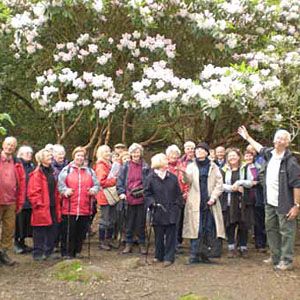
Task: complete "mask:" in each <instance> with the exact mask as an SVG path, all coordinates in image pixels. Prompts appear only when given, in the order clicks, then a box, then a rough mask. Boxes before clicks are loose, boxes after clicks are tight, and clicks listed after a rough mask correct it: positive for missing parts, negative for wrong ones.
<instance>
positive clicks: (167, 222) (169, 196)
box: [144, 153, 182, 267]
mask: <svg viewBox="0 0 300 300" xmlns="http://www.w3.org/2000/svg"><path fill="white" fill-rule="evenodd" d="M151 167H152V168H153V170H154V172H151V174H150V175H149V176H148V178H147V184H146V188H145V194H144V195H145V201H146V203H147V207H149V208H150V210H152V213H153V220H152V224H153V227H154V233H155V259H154V261H160V262H164V266H165V267H168V266H170V265H171V264H173V262H174V260H175V248H176V232H177V221H178V217H179V212H180V207H181V205H182V194H181V190H180V187H179V184H178V179H177V177H176V176H175V175H173V174H172V173H171V172H169V171H168V159H167V156H166V155H165V154H163V153H160V154H156V155H154V156H153V157H152V158H151Z"/></svg>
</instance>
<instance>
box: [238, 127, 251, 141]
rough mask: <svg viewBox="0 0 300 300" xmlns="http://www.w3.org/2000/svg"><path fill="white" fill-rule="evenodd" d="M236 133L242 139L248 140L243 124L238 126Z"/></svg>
mask: <svg viewBox="0 0 300 300" xmlns="http://www.w3.org/2000/svg"><path fill="white" fill-rule="evenodd" d="M238 134H239V135H240V136H241V137H242V138H243V139H244V140H248V138H249V137H250V135H249V133H248V131H247V129H246V127H245V126H241V127H239V128H238Z"/></svg>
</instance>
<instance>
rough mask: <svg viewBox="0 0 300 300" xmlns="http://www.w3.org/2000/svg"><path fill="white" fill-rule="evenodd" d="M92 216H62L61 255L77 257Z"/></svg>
mask: <svg viewBox="0 0 300 300" xmlns="http://www.w3.org/2000/svg"><path fill="white" fill-rule="evenodd" d="M89 224H90V216H68V215H63V216H62V232H61V237H62V239H61V255H62V256H70V257H76V254H77V253H80V252H81V250H82V244H83V241H84V239H85V237H86V234H87V232H88V229H89Z"/></svg>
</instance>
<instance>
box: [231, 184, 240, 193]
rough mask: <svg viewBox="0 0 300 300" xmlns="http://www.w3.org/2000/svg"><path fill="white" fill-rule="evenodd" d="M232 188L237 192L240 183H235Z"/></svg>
mask: <svg viewBox="0 0 300 300" xmlns="http://www.w3.org/2000/svg"><path fill="white" fill-rule="evenodd" d="M231 188H232V191H233V192H237V191H238V188H239V186H238V185H236V184H233V185H232V186H231Z"/></svg>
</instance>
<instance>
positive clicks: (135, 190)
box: [130, 186, 144, 198]
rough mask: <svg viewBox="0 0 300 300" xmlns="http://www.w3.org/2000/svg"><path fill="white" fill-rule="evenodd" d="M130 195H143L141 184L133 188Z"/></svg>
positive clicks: (137, 196)
mask: <svg viewBox="0 0 300 300" xmlns="http://www.w3.org/2000/svg"><path fill="white" fill-rule="evenodd" d="M130 195H131V196H132V197H133V198H141V197H143V196H144V188H143V186H138V187H135V188H133V189H132V190H131V191H130Z"/></svg>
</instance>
